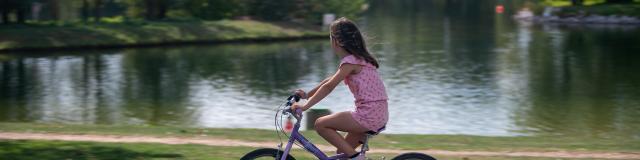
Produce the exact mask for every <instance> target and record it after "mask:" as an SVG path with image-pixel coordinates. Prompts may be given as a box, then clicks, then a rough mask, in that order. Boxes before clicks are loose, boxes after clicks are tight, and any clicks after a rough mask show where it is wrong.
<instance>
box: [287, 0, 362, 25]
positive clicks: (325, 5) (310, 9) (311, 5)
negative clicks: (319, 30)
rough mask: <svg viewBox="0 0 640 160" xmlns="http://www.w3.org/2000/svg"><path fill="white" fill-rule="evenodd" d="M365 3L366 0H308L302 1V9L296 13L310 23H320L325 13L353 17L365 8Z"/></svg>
mask: <svg viewBox="0 0 640 160" xmlns="http://www.w3.org/2000/svg"><path fill="white" fill-rule="evenodd" d="M366 4H367V1H366V0H350V1H342V0H308V1H304V4H303V5H302V6H304V9H301V10H299V12H298V13H297V14H298V15H301V16H299V17H302V18H304V19H306V20H307V21H310V22H312V23H320V21H321V20H322V19H321V18H322V15H323V14H325V13H333V14H336V16H337V17H355V16H356V15H357V14H358V13H361V12H362V11H363V10H364V9H365V8H366Z"/></svg>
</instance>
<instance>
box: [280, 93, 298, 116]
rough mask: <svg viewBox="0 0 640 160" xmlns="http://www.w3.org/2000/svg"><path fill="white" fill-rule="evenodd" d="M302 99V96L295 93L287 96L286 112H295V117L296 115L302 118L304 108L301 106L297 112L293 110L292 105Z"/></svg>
mask: <svg viewBox="0 0 640 160" xmlns="http://www.w3.org/2000/svg"><path fill="white" fill-rule="evenodd" d="M298 101H300V96H298V95H296V94H294V95H291V96H289V98H287V107H288V108H287V109H285V110H284V112H287V113H291V114H293V117H295V118H296V119H298V120H300V119H301V118H302V110H301V109H300V108H298V109H296V110H295V112H294V111H292V110H291V105H293V103H295V102H298Z"/></svg>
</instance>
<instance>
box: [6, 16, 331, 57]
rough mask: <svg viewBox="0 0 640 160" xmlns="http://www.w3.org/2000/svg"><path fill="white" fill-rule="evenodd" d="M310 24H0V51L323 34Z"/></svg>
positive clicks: (245, 22)
mask: <svg viewBox="0 0 640 160" xmlns="http://www.w3.org/2000/svg"><path fill="white" fill-rule="evenodd" d="M324 36H326V33H324V32H319V31H317V30H315V29H310V28H309V27H307V28H304V27H295V25H278V24H275V23H267V22H259V21H241V20H222V21H166V22H147V21H143V22H132V23H100V24H93V23H90V24H83V23H68V24H57V23H38V24H30V25H8V26H0V50H10V49H11V50H15V49H47V48H60V47H64V48H69V47H109V46H130V45H150V44H171V43H183V42H226V41H243V40H270V39H289V38H305V37H306V38H308V37H324Z"/></svg>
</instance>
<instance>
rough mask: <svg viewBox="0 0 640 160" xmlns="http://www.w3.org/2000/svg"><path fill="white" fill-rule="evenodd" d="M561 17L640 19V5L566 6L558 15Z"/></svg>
mask: <svg viewBox="0 0 640 160" xmlns="http://www.w3.org/2000/svg"><path fill="white" fill-rule="evenodd" d="M556 15H557V16H560V17H570V16H589V15H600V16H633V17H638V18H640V3H636V4H596V5H590V6H565V7H562V9H561V10H560V11H559V12H558V13H556Z"/></svg>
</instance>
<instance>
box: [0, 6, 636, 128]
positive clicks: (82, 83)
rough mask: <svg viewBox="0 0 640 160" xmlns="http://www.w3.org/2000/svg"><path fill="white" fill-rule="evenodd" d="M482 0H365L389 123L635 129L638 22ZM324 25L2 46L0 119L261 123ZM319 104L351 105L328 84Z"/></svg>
mask: <svg viewBox="0 0 640 160" xmlns="http://www.w3.org/2000/svg"><path fill="white" fill-rule="evenodd" d="M495 4H496V2H493V1H492V2H489V1H482V2H481V1H438V0H433V1H426V0H425V1H390V2H387V1H373V4H371V5H370V10H369V11H368V12H367V13H365V14H364V15H363V17H362V18H360V19H358V23H359V25H360V26H361V28H362V30H363V31H364V32H366V33H367V35H368V37H369V39H370V40H369V46H370V48H371V51H372V52H373V53H375V55H376V56H377V58H378V59H379V61H380V63H381V67H380V69H379V72H380V74H381V76H382V77H383V79H384V82H385V85H386V87H387V91H388V94H389V97H390V100H389V105H390V107H389V110H390V122H389V124H388V129H387V131H386V132H387V133H412V134H470V135H487V136H518V135H561V136H565V135H566V136H594V137H627V138H640V118H639V117H640V74H639V73H640V72H639V71H640V63H638V62H639V61H640V36H639V35H640V29H638V28H637V27H632V26H602V25H601V26H571V25H569V26H567V25H540V24H528V23H519V22H516V21H513V20H511V18H510V16H509V15H510V14H513V12H514V11H513V9H514V6H521V4H519V3H516V2H509V4H506V5H505V7H506V8H507V9H506V13H504V14H496V13H495V12H494V7H495ZM328 42H329V41H328V39H325V40H312V41H297V42H278V43H260V44H222V45H199V46H180V47H166V48H162V47H158V48H136V49H117V50H93V51H65V52H56V53H15V54H3V55H0V89H1V90H0V121H5V122H54V123H72V124H136V125H137V124H141V125H142V124H144V125H176V126H193V127H225V128H226V127H230V128H264V129H272V128H273V115H274V108H275V107H277V106H278V105H279V104H281V103H282V101H283V99H284V98H286V96H287V95H288V94H289V92H290V91H291V90H293V89H295V88H304V89H310V88H312V87H313V86H314V85H315V84H317V83H318V82H320V81H321V80H322V79H324V78H325V77H327V76H330V75H331V74H332V73H334V72H335V70H336V67H337V65H338V61H339V59H338V58H337V57H336V56H335V55H334V53H332V50H331V48H330V44H329V43H328ZM316 107H317V108H328V109H331V110H332V111H334V112H337V111H345V110H350V109H352V108H353V98H352V95H351V94H350V92H349V91H348V89H347V88H346V86H344V85H342V84H341V85H339V86H338V87H337V88H336V89H335V90H334V91H333V93H332V94H331V95H330V96H328V97H327V98H326V99H325V100H324V101H323V102H321V103H319V104H318V105H317V106H316Z"/></svg>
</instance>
